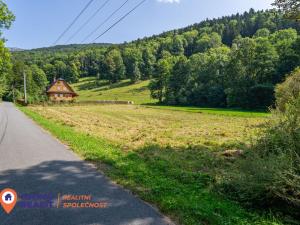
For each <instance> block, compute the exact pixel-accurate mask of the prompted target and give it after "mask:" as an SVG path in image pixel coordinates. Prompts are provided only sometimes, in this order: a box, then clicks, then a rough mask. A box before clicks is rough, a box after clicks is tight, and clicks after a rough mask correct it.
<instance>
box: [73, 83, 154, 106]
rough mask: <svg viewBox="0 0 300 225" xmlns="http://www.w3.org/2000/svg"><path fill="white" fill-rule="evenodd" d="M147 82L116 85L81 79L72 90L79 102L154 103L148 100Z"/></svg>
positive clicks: (152, 100)
mask: <svg viewBox="0 0 300 225" xmlns="http://www.w3.org/2000/svg"><path fill="white" fill-rule="evenodd" d="M148 84H149V81H142V82H139V83H136V84H131V83H130V81H129V80H124V81H121V82H119V83H117V84H109V83H108V82H107V81H97V80H96V79H95V78H94V77H88V78H82V79H80V81H79V82H78V83H75V84H73V85H72V86H73V88H74V90H75V91H76V92H77V93H78V94H79V98H78V100H79V101H87V100H88V101H91V100H119V101H133V102H134V103H135V104H147V103H155V102H156V100H154V99H151V98H150V91H149V89H148Z"/></svg>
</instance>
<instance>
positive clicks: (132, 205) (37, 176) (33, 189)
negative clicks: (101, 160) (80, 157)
mask: <svg viewBox="0 0 300 225" xmlns="http://www.w3.org/2000/svg"><path fill="white" fill-rule="evenodd" d="M4 188H13V189H15V190H16V191H17V193H18V194H19V195H21V194H49V193H51V194H53V199H52V200H53V202H54V205H56V203H57V195H58V193H60V195H65V194H72V195H92V200H93V201H106V202H107V203H108V207H107V208H104V209H64V208H51V209H49V208H48V209H23V208H21V207H20V204H19V203H20V202H19V203H17V206H16V207H15V209H14V210H13V211H12V212H11V214H9V215H7V214H6V213H5V212H4V211H3V210H0V224H1V225H6V224H7V225H15V224H18V225H23V224H24V225H27V224H28V225H39V224H43V225H54V224H55V225H65V224H67V225H83V224H102V225H118V224H120V225H125V224H130V225H133V224H137V225H150V224H155V225H156V224H157V225H159V224H168V223H167V222H166V221H165V220H164V219H162V217H161V216H160V215H159V214H158V213H157V212H156V211H155V210H154V209H153V208H152V207H151V206H149V205H148V204H145V203H144V202H142V201H141V200H139V199H137V198H135V197H133V195H131V194H130V193H129V192H127V191H125V190H124V189H122V188H120V187H118V186H117V185H114V184H113V183H111V182H110V181H108V180H107V179H106V178H105V177H104V176H103V175H102V174H100V173H99V172H98V171H96V170H95V168H93V167H92V166H91V165H90V164H87V163H85V162H82V161H48V162H43V163H41V164H38V165H35V166H32V167H29V168H26V169H17V170H6V171H0V189H1V190H2V189H4Z"/></svg>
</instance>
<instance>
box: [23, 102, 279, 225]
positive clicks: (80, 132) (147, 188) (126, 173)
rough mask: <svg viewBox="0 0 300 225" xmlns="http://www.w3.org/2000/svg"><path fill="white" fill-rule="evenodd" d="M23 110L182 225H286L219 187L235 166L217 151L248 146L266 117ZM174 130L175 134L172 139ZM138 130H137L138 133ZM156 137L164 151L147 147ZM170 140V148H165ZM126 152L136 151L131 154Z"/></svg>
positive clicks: (118, 109) (115, 109) (128, 109)
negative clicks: (247, 134)
mask: <svg viewBox="0 0 300 225" xmlns="http://www.w3.org/2000/svg"><path fill="white" fill-rule="evenodd" d="M21 110H23V111H24V112H25V113H26V114H27V115H28V116H30V117H31V118H33V119H34V120H35V121H36V122H37V123H39V124H40V125H41V126H42V127H44V128H45V129H47V130H49V131H50V132H51V133H52V134H53V135H54V136H56V137H57V138H59V139H60V140H61V141H63V142H64V143H66V144H68V145H69V146H70V147H71V149H73V150H74V151H75V152H77V153H78V154H79V155H81V156H82V157H83V158H84V159H86V160H89V161H92V162H93V163H95V164H96V165H97V166H98V168H100V169H101V170H102V171H103V172H105V174H106V175H108V176H110V177H111V178H112V179H113V180H114V181H116V182H118V183H119V184H121V185H124V186H125V187H127V188H129V189H131V190H132V191H133V192H134V193H136V194H138V195H139V196H140V197H141V198H143V199H144V200H146V201H148V202H151V203H153V204H155V205H157V206H158V207H159V209H160V210H161V212H163V213H165V214H167V215H169V216H171V218H172V219H173V220H175V221H176V222H177V223H178V224H183V225H200V224H212V225H250V224H256V225H271V224H272V225H278V224H281V223H280V221H278V220H277V219H276V218H273V217H272V215H271V214H270V215H269V216H267V217H266V216H263V215H259V214H257V212H253V211H252V212H251V211H249V210H247V209H244V208H242V207H241V206H240V205H239V204H238V203H235V202H232V201H229V200H227V199H226V197H225V196H220V195H218V194H217V193H216V192H215V191H214V189H213V188H212V187H213V185H214V184H215V182H216V180H217V178H218V176H219V175H220V174H222V172H224V170H226V169H228V162H226V160H224V159H223V158H222V157H220V155H219V154H217V153H216V152H215V151H212V150H217V148H216V147H217V146H218V144H222V143H223V144H225V143H227V142H231V141H233V142H235V141H238V140H242V139H243V138H242V136H243V135H242V134H238V133H239V131H241V130H243V129H246V130H247V131H248V132H250V131H253V129H254V130H255V129H256V126H257V125H259V124H261V122H262V121H263V119H261V118H250V119H248V118H242V117H232V118H230V117H228V116H216V115H210V114H196V113H188V112H179V111H171V110H161V109H147V108H144V107H135V106H88V107H85V106H75V107H60V106H56V107H29V108H21ZM168 127H170V129H169V130H167V132H165V133H164V132H163V131H164V130H165V129H168ZM209 127H211V128H209ZM218 127H219V128H220V129H221V130H224V132H227V133H226V135H225V136H227V137H226V138H227V141H225V140H224V139H223V140H222V136H223V135H219V133H218V132H219V131H217V132H216V133H214V130H215V129H217V128H218ZM135 129H137V131H136V132H133V131H134V130H135ZM177 129H179V131H181V132H182V133H181V134H180V132H179V133H178V130H177ZM201 129H202V130H201ZM172 130H177V131H176V132H175V134H180V135H181V136H182V138H183V139H181V140H180V141H179V142H181V143H182V144H183V145H182V147H176V148H175V147H171V146H170V145H171V144H174V145H176V143H177V142H178V140H176V139H178V138H179V137H180V135H179V136H176V135H175V136H174V133H173V132H172ZM106 132H108V134H107V136H106V135H105V133H106ZM197 132H198V133H197ZM202 132H203V133H202ZM231 132H232V133H231ZM140 133H142V134H143V135H142V136H141V140H142V144H141V143H139V142H138V143H139V144H137V143H136V142H135V140H134V139H133V140H131V139H130V138H133V137H134V136H137V135H138V134H140ZM148 133H149V135H150V136H153V135H154V136H155V137H156V139H157V140H156V142H154V143H157V144H154V143H152V144H151V143H147V142H146V141H145V137H147V135H148ZM185 136H186V138H185ZM109 137H110V138H109ZM129 137H130V138H129ZM213 137H215V143H214V144H213V143H212V142H208V143H206V145H203V146H193V145H189V141H190V140H194V141H196V140H198V139H200V140H201V139H203V138H204V139H206V138H213ZM128 138H129V139H128ZM118 139H119V142H118ZM127 139H128V140H127ZM165 139H166V140H167V143H169V144H168V145H167V146H163V145H164V140H165ZM120 140H121V141H120ZM126 140H127V141H126ZM173 141H174V142H173ZM196 142H197V141H196ZM124 146H128V149H127V150H126V151H124ZM138 146H139V147H138ZM219 147H220V148H224V147H225V146H223V147H222V146H219ZM134 148H135V149H134ZM132 150H134V151H132Z"/></svg>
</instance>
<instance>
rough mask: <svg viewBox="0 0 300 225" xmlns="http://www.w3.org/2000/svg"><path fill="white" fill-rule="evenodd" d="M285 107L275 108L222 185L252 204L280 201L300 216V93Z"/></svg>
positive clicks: (283, 206) (270, 203) (263, 204)
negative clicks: (249, 147)
mask: <svg viewBox="0 0 300 225" xmlns="http://www.w3.org/2000/svg"><path fill="white" fill-rule="evenodd" d="M285 108H286V110H285V112H282V111H280V110H276V111H274V112H273V117H272V119H271V121H270V122H268V123H267V124H266V127H265V129H264V131H263V133H262V135H261V136H260V138H259V139H258V140H257V141H256V142H255V144H253V146H252V147H251V149H250V150H249V151H248V152H246V153H245V155H244V157H243V158H242V159H240V160H237V161H236V162H235V163H234V166H233V168H232V170H231V171H230V172H229V174H227V175H226V176H225V179H224V180H223V183H222V185H221V187H222V191H223V192H226V194H227V195H228V194H229V195H230V196H231V197H232V198H234V199H237V200H239V201H242V202H244V203H247V204H249V205H251V206H271V205H272V206H275V205H278V206H280V208H281V209H282V210H288V211H289V212H295V213H296V214H298V216H300V215H299V212H300V97H298V98H297V99H295V100H293V101H290V102H289V103H287V104H286V106H285ZM292 209H293V210H292Z"/></svg>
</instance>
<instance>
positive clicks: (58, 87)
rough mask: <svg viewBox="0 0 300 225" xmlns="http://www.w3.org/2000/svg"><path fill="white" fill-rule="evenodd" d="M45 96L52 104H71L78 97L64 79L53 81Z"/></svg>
mask: <svg viewBox="0 0 300 225" xmlns="http://www.w3.org/2000/svg"><path fill="white" fill-rule="evenodd" d="M47 95H48V98H49V100H50V101H53V102H63V101H66V102H71V101H74V100H75V97H77V96H78V94H76V92H75V91H74V90H73V88H72V87H71V86H70V85H69V84H68V83H67V82H66V81H65V80H64V79H58V80H55V81H54V82H53V83H52V84H51V85H50V86H49V88H48V89H47Z"/></svg>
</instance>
